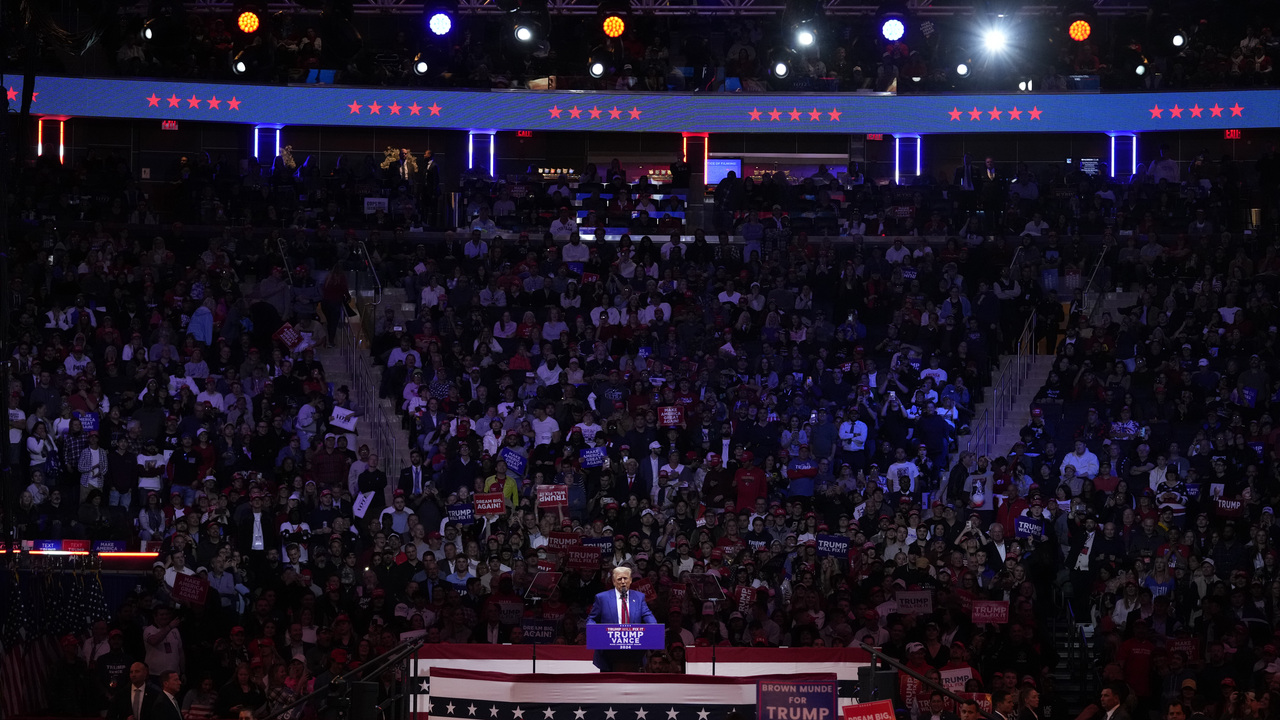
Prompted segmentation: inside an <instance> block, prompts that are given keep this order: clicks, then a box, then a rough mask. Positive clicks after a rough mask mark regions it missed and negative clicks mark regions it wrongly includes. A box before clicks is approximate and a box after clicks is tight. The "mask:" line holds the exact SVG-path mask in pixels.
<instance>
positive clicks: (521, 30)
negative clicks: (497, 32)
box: [516, 24, 533, 43]
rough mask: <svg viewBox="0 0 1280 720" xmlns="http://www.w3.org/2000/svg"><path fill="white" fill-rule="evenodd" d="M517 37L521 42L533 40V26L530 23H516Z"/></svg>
mask: <svg viewBox="0 0 1280 720" xmlns="http://www.w3.org/2000/svg"><path fill="white" fill-rule="evenodd" d="M516 39H517V40H519V41H520V42H524V43H527V42H531V41H532V40H533V28H531V27H529V26H528V25H524V24H521V25H516Z"/></svg>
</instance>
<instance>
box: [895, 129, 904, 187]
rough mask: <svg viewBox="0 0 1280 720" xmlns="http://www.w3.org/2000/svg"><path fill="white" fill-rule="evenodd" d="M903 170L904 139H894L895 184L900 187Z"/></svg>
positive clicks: (896, 137)
mask: <svg viewBox="0 0 1280 720" xmlns="http://www.w3.org/2000/svg"><path fill="white" fill-rule="evenodd" d="M901 169H902V138H900V137H898V136H897V135H895V136H894V137H893V184H894V185H898V184H900V183H899V180H900V176H901Z"/></svg>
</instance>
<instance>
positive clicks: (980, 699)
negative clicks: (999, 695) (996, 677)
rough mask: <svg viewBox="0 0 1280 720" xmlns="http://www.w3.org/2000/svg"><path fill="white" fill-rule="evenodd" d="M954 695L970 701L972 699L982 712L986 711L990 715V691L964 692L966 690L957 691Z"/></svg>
mask: <svg viewBox="0 0 1280 720" xmlns="http://www.w3.org/2000/svg"><path fill="white" fill-rule="evenodd" d="M956 695H959V696H960V697H961V698H963V699H965V700H972V701H974V702H976V703H978V707H979V708H980V709H981V710H982V711H983V712H985V713H987V714H988V715H990V714H991V708H992V705H991V693H966V692H958V693H956Z"/></svg>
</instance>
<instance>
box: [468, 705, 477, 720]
mask: <svg viewBox="0 0 1280 720" xmlns="http://www.w3.org/2000/svg"><path fill="white" fill-rule="evenodd" d="M467 714H468V715H470V716H472V717H475V715H476V704H475V703H471V704H470V705H468V706H467Z"/></svg>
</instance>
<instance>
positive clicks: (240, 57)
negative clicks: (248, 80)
mask: <svg viewBox="0 0 1280 720" xmlns="http://www.w3.org/2000/svg"><path fill="white" fill-rule="evenodd" d="M231 72H233V73H235V74H236V75H243V74H245V73H247V72H249V60H248V58H247V57H246V56H245V54H244V51H243V50H241V51H240V53H239V54H237V55H236V56H235V58H234V59H233V60H232V61H231Z"/></svg>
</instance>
